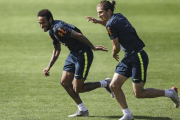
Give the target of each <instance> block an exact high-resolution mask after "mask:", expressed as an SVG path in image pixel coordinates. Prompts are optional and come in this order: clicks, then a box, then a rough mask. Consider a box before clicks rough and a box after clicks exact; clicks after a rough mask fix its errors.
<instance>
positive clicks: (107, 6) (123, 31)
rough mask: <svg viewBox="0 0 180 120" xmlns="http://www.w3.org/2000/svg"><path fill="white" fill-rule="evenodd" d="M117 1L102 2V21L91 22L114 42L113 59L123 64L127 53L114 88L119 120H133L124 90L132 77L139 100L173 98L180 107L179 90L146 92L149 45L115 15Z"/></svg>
mask: <svg viewBox="0 0 180 120" xmlns="http://www.w3.org/2000/svg"><path fill="white" fill-rule="evenodd" d="M114 8H115V1H107V0H104V1H101V2H100V3H99V4H98V5H97V7H96V9H97V13H98V17H99V18H100V20H99V19H95V18H93V17H90V16H87V19H88V21H92V22H93V23H96V24H101V25H103V26H105V27H106V29H107V32H108V34H109V37H110V39H111V42H112V46H113V50H112V56H113V57H114V58H115V60H117V61H119V55H118V53H119V52H120V49H122V50H123V51H124V52H125V56H124V58H123V59H122V60H121V62H120V63H118V64H117V66H116V69H115V73H114V76H113V79H112V81H111V83H110V88H111V90H112V92H113V94H114V96H115V98H116V100H117V102H118V103H119V105H120V106H121V108H122V112H123V114H124V115H123V116H122V117H121V118H120V119H119V120H133V119H134V117H133V115H132V114H131V112H130V110H129V108H128V105H127V103H126V98H125V95H124V93H123V90H122V85H123V84H124V82H125V81H126V80H127V79H128V78H129V77H131V79H132V83H133V91H134V94H135V96H136V98H155V97H161V96H165V97H169V98H171V100H172V101H173V102H174V105H175V107H176V108H178V107H179V98H178V91H177V88H176V87H172V88H171V89H169V90H159V89H154V88H146V89H144V85H145V83H146V72H147V67H148V55H147V54H146V52H145V51H144V50H143V48H144V47H145V44H144V43H143V41H142V40H141V39H140V38H139V37H138V35H137V33H136V31H135V29H134V27H133V26H132V25H131V23H130V22H129V21H128V20H127V18H126V17H125V16H123V15H122V14H121V13H116V14H115V13H114Z"/></svg>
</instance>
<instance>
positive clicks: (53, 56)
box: [44, 43, 61, 77]
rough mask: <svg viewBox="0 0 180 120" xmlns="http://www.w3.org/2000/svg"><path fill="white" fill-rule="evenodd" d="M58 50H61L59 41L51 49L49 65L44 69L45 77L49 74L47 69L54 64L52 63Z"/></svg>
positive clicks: (56, 57) (57, 54) (56, 56)
mask: <svg viewBox="0 0 180 120" xmlns="http://www.w3.org/2000/svg"><path fill="white" fill-rule="evenodd" d="M60 51H61V45H60V43H58V44H56V45H54V50H53V53H52V57H51V60H50V62H49V65H48V66H47V67H46V68H45V69H44V75H45V76H46V77H47V76H49V71H50V69H51V67H52V66H53V65H54V63H55V62H56V60H57V59H58V57H59V54H60Z"/></svg>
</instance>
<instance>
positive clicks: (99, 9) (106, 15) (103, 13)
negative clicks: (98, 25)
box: [97, 6, 110, 21]
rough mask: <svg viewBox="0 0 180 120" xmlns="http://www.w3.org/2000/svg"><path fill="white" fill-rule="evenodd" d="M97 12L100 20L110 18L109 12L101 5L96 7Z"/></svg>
mask: <svg viewBox="0 0 180 120" xmlns="http://www.w3.org/2000/svg"><path fill="white" fill-rule="evenodd" d="M97 13H98V17H99V18H101V20H102V21H108V20H109V18H110V14H109V13H108V11H106V10H103V9H102V7H101V6H98V7H97Z"/></svg>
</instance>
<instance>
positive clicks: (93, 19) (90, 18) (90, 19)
mask: <svg viewBox="0 0 180 120" xmlns="http://www.w3.org/2000/svg"><path fill="white" fill-rule="evenodd" d="M86 18H87V19H88V20H87V21H88V22H89V21H92V22H93V23H95V24H97V23H99V22H100V21H99V20H98V19H96V18H93V17H90V16H86Z"/></svg>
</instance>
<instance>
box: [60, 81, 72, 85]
mask: <svg viewBox="0 0 180 120" xmlns="http://www.w3.org/2000/svg"><path fill="white" fill-rule="evenodd" d="M60 84H61V85H62V86H63V87H68V86H69V85H70V83H68V82H65V81H63V80H61V82H60Z"/></svg>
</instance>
